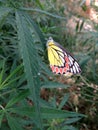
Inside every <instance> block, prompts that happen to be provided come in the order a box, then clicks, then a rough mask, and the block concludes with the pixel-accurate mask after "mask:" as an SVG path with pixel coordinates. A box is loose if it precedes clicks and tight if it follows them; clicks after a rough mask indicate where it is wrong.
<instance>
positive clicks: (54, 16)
mask: <svg viewBox="0 0 98 130" xmlns="http://www.w3.org/2000/svg"><path fill="white" fill-rule="evenodd" d="M21 9H22V10H25V11H33V12H39V13H43V14H45V15H48V16H51V17H53V18H57V19H62V20H66V18H65V17H61V16H59V15H56V14H52V13H49V12H47V11H44V10H40V9H33V8H21Z"/></svg>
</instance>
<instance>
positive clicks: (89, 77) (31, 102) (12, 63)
mask: <svg viewBox="0 0 98 130" xmlns="http://www.w3.org/2000/svg"><path fill="white" fill-rule="evenodd" d="M53 3H54V4H53ZM53 3H51V2H50V1H47V2H44V1H43V2H42V3H41V2H40V1H39V0H36V1H33V0H29V1H27V0H25V1H22V0H18V1H14V0H1V1H0V36H1V37H0V129H2V130H3V129H4V130H5V129H11V130H17V129H19V130H22V129H36V130H37V129H41V130H44V129H47V130H55V129H56V130H76V128H75V127H74V126H73V125H72V123H76V122H78V120H80V119H81V118H82V117H84V115H82V114H79V113H76V112H70V111H67V110H62V108H63V107H64V105H65V104H66V102H67V101H68V98H69V93H66V94H63V95H64V96H63V97H62V100H61V102H60V103H59V105H58V107H57V104H56V99H55V97H53V98H52V101H50V102H49V101H45V100H43V99H42V98H41V97H40V91H41V89H43V88H48V89H50V90H53V88H55V89H56V88H64V89H67V88H69V86H68V85H66V84H62V83H57V82H54V81H51V80H50V77H53V74H52V73H51V72H50V70H49V68H48V67H47V64H46V63H47V62H48V61H47V56H46V55H47V54H46V39H45V38H47V37H48V36H53V37H55V38H56V39H57V40H58V42H61V38H62V41H67V45H68V47H70V48H69V49H71V50H72V48H71V47H73V46H75V44H74V43H75V42H77V41H78V42H79V41H80V39H78V40H76V36H75V37H72V36H69V35H68V34H67V35H66V36H65V34H64V35H63V34H62V36H61V32H60V30H61V27H62V29H63V28H64V27H63V26H61V25H60V21H63V20H64V22H65V21H66V19H65V17H61V16H60V15H63V11H64V8H62V9H60V10H57V9H56V4H55V1H54V2H53ZM30 6H32V7H30ZM49 12H50V13H49ZM52 12H54V13H52ZM55 14H56V15H55ZM32 17H33V19H32ZM35 21H36V22H35ZM58 25H59V26H58ZM82 27H83V23H82V24H81V27H80V28H81V29H82ZM76 28H77V29H76V30H79V26H78V25H77V27H76ZM81 29H80V31H81ZM64 31H65V30H64ZM80 31H77V34H76V35H78V34H80ZM97 34H98V33H97V32H93V33H92V36H94V40H95V39H96V37H97ZM94 40H93V39H92V37H91V38H90V40H89V39H85V40H84V41H83V43H84V44H82V43H79V46H80V45H81V44H82V45H81V49H80V50H81V53H79V57H81V60H80V65H81V67H82V70H83V76H81V77H80V79H79V81H78V83H77V84H78V85H79V82H82V87H83V88H82V91H81V94H82V97H84V98H85V99H86V100H87V101H88V100H89V101H90V102H93V99H96V98H97V93H96V94H95V95H94V93H92V90H94V88H93V87H92V86H91V85H92V84H91V83H93V84H97V83H98V81H97V77H98V74H97V63H96V58H97V54H96V53H97V51H98V48H97V44H98V40H96V43H95V41H94ZM73 41H74V42H73ZM91 41H92V42H91ZM90 43H91V45H89V44H90ZM92 43H93V44H92ZM73 44H74V45H73ZM88 47H89V48H88ZM74 48H75V47H74ZM83 48H84V49H85V48H87V50H86V51H87V52H85V53H82V49H83ZM84 56H85V58H84ZM45 62H46V63H45ZM90 68H92V69H90ZM79 86H80V85H79Z"/></svg>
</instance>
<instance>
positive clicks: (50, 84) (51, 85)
mask: <svg viewBox="0 0 98 130" xmlns="http://www.w3.org/2000/svg"><path fill="white" fill-rule="evenodd" d="M41 87H42V88H65V89H66V88H68V87H70V86H69V85H65V84H62V83H57V82H53V81H48V82H44V84H43V85H42V86H41Z"/></svg>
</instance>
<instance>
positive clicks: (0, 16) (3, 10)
mask: <svg viewBox="0 0 98 130" xmlns="http://www.w3.org/2000/svg"><path fill="white" fill-rule="evenodd" d="M11 10H12V9H11V8H7V7H0V28H1V27H2V25H3V23H4V20H5V18H6V17H7V15H8V14H9V12H10V11H11Z"/></svg>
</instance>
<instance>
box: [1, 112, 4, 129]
mask: <svg viewBox="0 0 98 130" xmlns="http://www.w3.org/2000/svg"><path fill="white" fill-rule="evenodd" d="M3 116H4V111H3V110H2V112H1V111H0V127H1V124H2V119H3Z"/></svg>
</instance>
